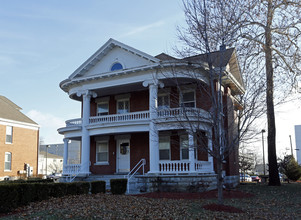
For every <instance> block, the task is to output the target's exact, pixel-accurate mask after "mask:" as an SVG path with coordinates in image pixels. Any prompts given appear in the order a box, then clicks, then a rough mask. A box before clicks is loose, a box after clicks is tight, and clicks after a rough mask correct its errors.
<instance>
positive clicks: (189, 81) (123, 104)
mask: <svg viewBox="0 0 301 220" xmlns="http://www.w3.org/2000/svg"><path fill="white" fill-rule="evenodd" d="M216 54H217V57H218V53H216ZM225 56H226V59H225V61H224V63H223V66H224V67H225V72H226V77H225V78H224V79H223V90H224V97H223V104H224V106H226V111H225V113H226V114H227V117H226V119H225V127H226V128H227V129H232V130H235V125H233V124H231V125H230V123H229V124H227V123H228V122H227V121H230V120H232V119H233V118H234V117H235V114H236V111H237V109H238V108H239V104H238V102H237V101H236V99H235V97H234V96H235V95H237V94H241V93H243V92H244V87H243V82H242V78H241V74H240V72H239V67H238V63H237V59H236V52H235V49H227V50H226V52H225ZM203 59H204V56H203V55H200V56H194V57H187V58H184V59H176V58H174V57H171V56H169V55H167V54H164V53H162V54H160V55H158V56H155V57H154V56H151V55H148V54H146V53H144V52H141V51H139V50H137V49H134V48H132V47H130V46H128V45H125V44H123V43H121V42H118V41H116V40H114V39H110V40H109V41H108V42H106V43H105V44H104V45H103V46H102V47H101V48H100V49H99V50H98V51H96V52H95V53H94V54H93V55H92V56H91V57H90V58H89V59H88V60H87V61H85V62H84V63H83V64H82V65H81V66H80V67H79V68H78V69H77V70H75V72H74V73H72V74H71V75H70V76H69V77H68V79H66V80H64V81H62V82H61V83H60V87H61V89H62V90H63V91H65V92H66V93H67V94H68V95H69V97H70V98H71V99H74V100H76V101H80V102H81V103H82V116H81V118H78V119H71V120H68V121H66V126H65V127H63V128H59V129H58V132H59V133H60V134H63V135H64V144H65V146H64V147H65V150H64V152H68V141H69V140H80V141H81V144H82V147H81V163H80V164H67V163H65V161H67V159H68V155H67V154H64V168H63V173H64V174H65V175H66V176H68V175H69V176H72V175H73V176H74V177H75V176H90V177H91V176H99V175H117V174H128V173H129V172H130V171H131V170H133V169H136V168H135V166H136V165H138V167H139V164H140V165H141V164H144V163H145V164H144V165H145V166H144V171H145V175H143V177H141V176H140V177H139V178H144V180H145V179H146V178H148V182H152V181H153V180H150V179H151V178H157V177H161V178H164V177H166V178H167V176H168V178H169V177H171V176H172V177H173V179H172V181H175V182H177V183H179V182H181V181H182V180H183V178H184V177H185V178H186V177H187V178H188V179H189V180H188V182H189V183H187V184H188V185H190V186H191V185H192V184H193V183H192V182H191V181H193V182H199V181H198V180H196V178H205V177H206V178H207V179H211V180H212V179H214V178H215V175H216V174H215V167H214V166H215V165H214V159H213V158H212V156H210V155H209V154H208V153H207V152H206V151H203V150H202V145H203V146H204V147H208V148H211V146H212V139H211V138H212V125H211V124H210V118H209V116H208V115H209V111H210V107H211V103H210V99H209V98H208V93H207V92H206V91H208V90H209V87H210V86H209V83H208V79H207V78H208V76H207V75H206V74H207V72H206V71H207V70H206V68H207V67H206V65H207V64H206V63H205V62H204V61H203ZM197 60H198V61H200V63H201V64H202V67H201V68H198V69H197V70H194V71H197V72H198V74H199V76H200V77H198V78H195V77H191V76H189V75H188V74H187V72H189V70H188V68H189V69H191V68H193V65H192V63H193V62H194V61H197ZM216 62H218V61H216ZM231 71H232V72H231ZM198 84H201V85H202V86H203V90H202V89H197V85H198ZM202 91H204V92H202ZM206 94H207V95H206ZM183 109H184V110H185V111H183ZM196 115H197V116H198V117H196ZM183 118H184V119H183ZM180 120H181V121H180ZM187 121H189V123H188V124H187ZM232 121H233V120H232ZM191 124H192V125H193V126H199V127H198V128H197V130H198V132H199V134H201V135H202V136H203V138H204V141H203V143H202V144H200V143H197V142H198V141H197V140H196V138H195V137H194V136H193V134H191V132H189V128H190V125H191ZM228 133H229V138H230V139H231V138H232V136H233V133H234V132H228ZM196 146H198V147H196ZM237 162H238V159H237V152H236V151H234V152H233V153H232V154H231V155H230V156H229V157H228V159H227V163H226V165H225V175H226V176H228V177H229V179H232V180H233V179H234V181H237V182H238V180H239V177H238V163H237ZM141 172H142V171H141V170H140V173H141ZM180 177H181V178H182V179H175V178H180ZM192 177H193V178H192ZM168 181H169V180H167V182H168ZM148 190H149V191H151V190H155V189H148Z"/></svg>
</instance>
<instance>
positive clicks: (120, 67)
mask: <svg viewBox="0 0 301 220" xmlns="http://www.w3.org/2000/svg"><path fill="white" fill-rule="evenodd" d="M122 69H123V66H122V65H121V63H118V62H117V63H114V64H113V65H112V67H111V71H115V70H122Z"/></svg>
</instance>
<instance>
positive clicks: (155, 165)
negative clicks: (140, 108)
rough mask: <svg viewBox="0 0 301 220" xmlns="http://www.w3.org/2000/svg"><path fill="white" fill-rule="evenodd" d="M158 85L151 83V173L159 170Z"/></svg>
mask: <svg viewBox="0 0 301 220" xmlns="http://www.w3.org/2000/svg"><path fill="white" fill-rule="evenodd" d="M157 100H158V86H157V85H156V84H150V85H149V116H150V124H149V128H150V129H149V173H158V172H159V132H158V130H157V126H156V122H155V120H156V119H157V107H158V102H157Z"/></svg>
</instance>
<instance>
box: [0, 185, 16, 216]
mask: <svg viewBox="0 0 301 220" xmlns="http://www.w3.org/2000/svg"><path fill="white" fill-rule="evenodd" d="M0 195H1V196H0V212H2V213H5V212H9V211H11V210H13V209H15V208H17V207H18V206H19V204H18V200H19V195H18V190H17V187H16V186H15V185H11V184H6V185H5V184H3V185H1V187H0Z"/></svg>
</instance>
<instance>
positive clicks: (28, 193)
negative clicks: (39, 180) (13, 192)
mask: <svg viewBox="0 0 301 220" xmlns="http://www.w3.org/2000/svg"><path fill="white" fill-rule="evenodd" d="M14 185H15V186H16V187H18V195H19V200H18V203H19V205H18V206H23V205H27V204H29V203H30V202H32V201H34V197H35V192H36V190H35V186H34V185H33V184H30V183H27V184H24V183H23V184H14Z"/></svg>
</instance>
